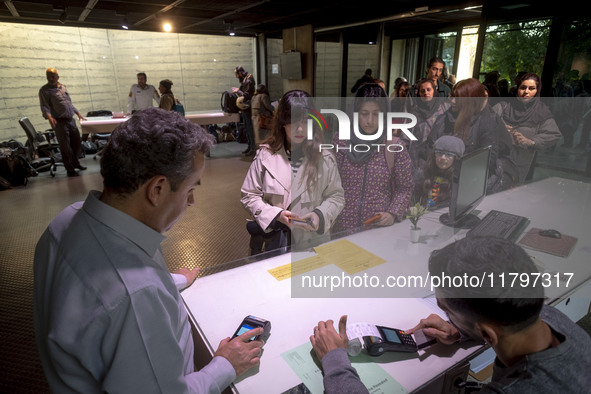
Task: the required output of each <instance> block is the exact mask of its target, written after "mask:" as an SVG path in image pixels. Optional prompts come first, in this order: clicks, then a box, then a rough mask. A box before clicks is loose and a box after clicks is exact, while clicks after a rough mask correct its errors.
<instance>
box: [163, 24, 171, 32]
mask: <svg viewBox="0 0 591 394" xmlns="http://www.w3.org/2000/svg"><path fill="white" fill-rule="evenodd" d="M162 28H163V29H164V31H165V32H169V31H171V30H172V25H171V24H170V23H168V22H166V23H164V25H162Z"/></svg>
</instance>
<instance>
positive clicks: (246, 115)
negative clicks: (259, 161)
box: [240, 111, 255, 149]
mask: <svg viewBox="0 0 591 394" xmlns="http://www.w3.org/2000/svg"><path fill="white" fill-rule="evenodd" d="M240 115H241V116H242V122H244V128H245V131H246V140H247V142H248V147H249V148H251V149H255V143H254V127H253V126H252V111H246V112H241V113H240Z"/></svg>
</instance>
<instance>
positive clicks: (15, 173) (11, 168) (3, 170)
mask: <svg viewBox="0 0 591 394" xmlns="http://www.w3.org/2000/svg"><path fill="white" fill-rule="evenodd" d="M0 176H1V177H2V178H4V179H5V180H7V181H8V182H10V184H11V185H12V186H23V185H25V186H26V185H27V183H28V182H29V177H32V176H37V170H35V169H34V168H33V166H31V164H30V163H29V162H28V161H27V159H26V157H25V156H24V155H23V153H22V151H21V149H14V150H12V152H11V154H10V155H4V154H2V155H0Z"/></svg>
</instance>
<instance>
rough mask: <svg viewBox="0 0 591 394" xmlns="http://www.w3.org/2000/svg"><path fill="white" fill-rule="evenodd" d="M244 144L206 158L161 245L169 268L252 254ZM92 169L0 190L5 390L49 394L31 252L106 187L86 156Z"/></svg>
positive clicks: (0, 347)
mask: <svg viewBox="0 0 591 394" xmlns="http://www.w3.org/2000/svg"><path fill="white" fill-rule="evenodd" d="M245 147H246V145H245V144H238V143H236V142H231V143H223V144H219V145H217V146H215V148H214V150H213V151H212V154H211V158H210V159H208V160H206V162H205V171H204V175H203V179H202V181H201V186H200V187H198V188H197V190H196V192H195V199H196V204H195V205H194V206H193V207H190V208H189V209H187V212H186V214H185V215H184V216H183V218H182V219H181V220H180V221H179V222H178V223H177V224H176V225H175V227H174V228H173V229H172V230H171V231H169V232H168V233H167V234H166V235H167V239H166V240H165V241H164V243H163V245H162V247H163V252H164V255H165V258H166V260H167V262H168V265H169V268H170V270H171V271H172V270H175V269H177V268H180V267H189V268H193V267H196V266H197V267H200V268H201V274H200V275H207V274H208V273H211V272H215V270H216V269H219V267H220V266H224V265H225V264H227V263H229V262H232V261H235V260H237V259H240V258H243V257H246V256H247V255H248V254H249V247H248V241H249V237H248V234H247V232H246V227H245V223H246V218H247V217H248V214H247V212H246V211H245V210H244V208H242V205H241V204H240V186H241V185H242V181H243V180H244V176H245V175H246V172H247V170H248V167H249V165H250V163H251V162H252V158H244V157H242V155H241V153H240V152H242V151H243V150H244V148H245ZM82 163H83V165H85V166H87V167H88V169H87V170H86V171H83V172H82V173H81V176H79V177H76V178H68V177H67V176H66V173H65V170H64V168H63V167H60V168H58V172H57V175H56V177H55V178H51V177H50V175H49V173H48V172H44V173H40V174H39V176H37V177H35V178H30V182H29V184H28V185H27V186H26V187H20V188H14V189H12V190H5V191H2V192H0V207H1V208H0V305H1V308H0V334H1V335H0V337H1V338H2V340H0V392H1V393H43V392H48V391H49V390H48V387H47V383H46V381H45V377H44V375H43V371H42V368H41V363H40V361H39V357H38V354H37V346H36V344H35V336H34V331H33V308H32V307H33V305H32V300H33V254H34V248H35V244H36V243H37V240H38V239H39V237H40V236H41V234H42V232H43V231H44V230H45V228H46V227H47V225H48V224H49V222H50V221H51V220H52V219H53V218H54V217H55V216H56V215H57V214H58V213H59V212H60V211H61V210H62V209H63V208H65V207H66V206H67V205H69V204H71V203H73V202H75V201H79V200H83V199H84V198H85V197H86V195H87V193H88V191H89V190H91V189H98V190H100V189H101V186H102V178H101V176H100V173H99V163H98V160H96V161H95V160H93V156H92V155H89V156H87V157H86V158H84V159H82Z"/></svg>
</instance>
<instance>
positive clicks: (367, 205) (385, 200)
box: [333, 83, 414, 233]
mask: <svg viewBox="0 0 591 394" xmlns="http://www.w3.org/2000/svg"><path fill="white" fill-rule="evenodd" d="M354 100H355V101H354V106H353V108H354V111H355V112H356V113H357V114H358V116H357V118H358V125H353V127H356V128H357V127H358V130H359V132H360V133H362V134H366V135H372V134H376V133H377V132H378V128H379V127H380V126H382V137H381V139H380V140H379V141H371V143H368V142H369V141H366V140H363V139H362V138H359V137H358V136H357V135H356V134H355V132H353V130H352V132H351V139H350V140H339V139H338V136H337V137H336V138H337V139H336V140H335V141H334V144H333V145H335V146H337V145H338V147H339V149H338V150H337V163H338V166H339V172H340V174H341V180H342V182H343V189H344V190H345V207H344V208H343V211H342V212H341V214H340V215H339V217H338V218H337V220H336V222H335V225H334V228H333V233H337V232H341V231H343V232H345V231H346V232H347V233H353V232H355V231H359V230H363V228H364V226H366V225H370V224H371V225H375V226H391V225H392V224H394V223H395V222H399V221H401V220H402V219H404V212H405V210H406V209H407V208H408V205H409V202H410V197H411V194H412V191H413V187H414V183H413V180H412V172H411V162H410V156H409V155H408V150H407V149H406V148H405V147H403V146H402V145H401V144H400V142H401V141H400V140H399V139H398V138H396V140H395V141H387V140H386V137H387V135H386V134H387V133H386V132H385V129H386V127H385V124H386V119H387V115H386V114H387V113H388V96H387V95H386V92H385V91H384V89H382V88H381V87H380V86H379V85H377V84H372V83H368V84H365V85H362V86H361V87H360V88H359V89H358V90H357V92H356V93H355V99H354ZM380 118H381V120H380ZM353 119H355V117H353ZM391 145H394V147H396V146H397V147H402V148H403V149H402V150H400V149H396V148H394V147H392V146H391ZM387 147H390V148H391V149H388V148H387Z"/></svg>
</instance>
